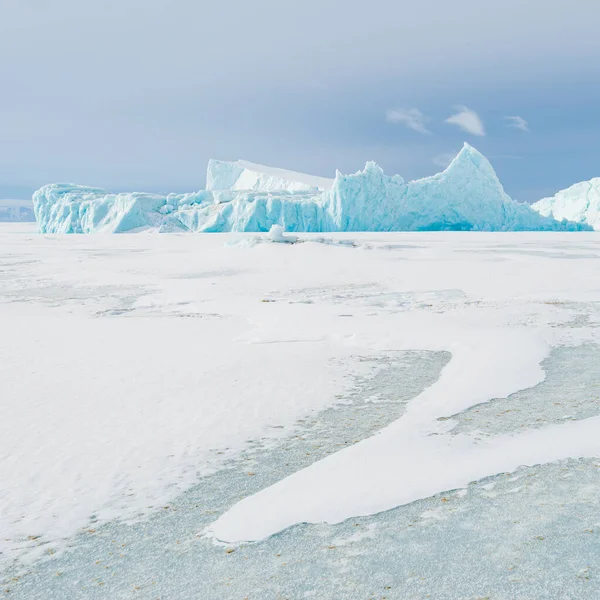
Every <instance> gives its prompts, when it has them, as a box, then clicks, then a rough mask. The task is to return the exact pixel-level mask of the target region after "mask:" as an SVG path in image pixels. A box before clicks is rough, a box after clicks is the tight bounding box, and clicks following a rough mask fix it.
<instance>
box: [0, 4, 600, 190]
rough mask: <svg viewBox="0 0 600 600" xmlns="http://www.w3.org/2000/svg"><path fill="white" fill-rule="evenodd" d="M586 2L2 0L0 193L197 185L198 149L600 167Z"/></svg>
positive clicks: (524, 171)
mask: <svg viewBox="0 0 600 600" xmlns="http://www.w3.org/2000/svg"><path fill="white" fill-rule="evenodd" d="M598 23H600V2H598V1H597V0H570V1H562V0H527V1H525V0H518V1H517V0H502V1H496V0H489V1H487V2H484V1H482V0H454V1H453V2H447V1H446V0H418V1H417V0H414V1H411V2H405V1H402V0H370V1H369V2H365V1H360V2H359V1H357V0H344V1H343V2H342V1H341V0H336V1H332V0H294V1H293V2H292V1H288V0H219V1H217V2H214V3H208V2H205V1H204V0H93V1H91V0H90V1H89V2H88V1H86V0H0V136H1V137H0V140H1V143H0V197H2V196H4V197H7V196H17V197H18V196H27V195H28V194H30V192H31V191H32V190H33V189H34V188H36V187H39V186H40V185H43V184H45V183H49V182H55V181H63V182H73V183H83V184H89V185H95V186H101V187H106V188H109V189H111V190H148V191H165V192H168V191H192V190H195V189H199V188H201V187H202V186H203V185H204V181H205V168H206V163H207V160H208V158H210V157H214V158H220V159H237V158H244V159H246V160H251V161H254V162H262V163H266V164H270V165H273V166H280V167H284V168H293V169H295V170H301V171H307V172H310V173H314V174H317V175H324V176H333V175H334V173H335V169H336V168H337V169H340V170H341V171H345V172H354V171H356V170H357V169H359V168H362V167H363V166H364V163H365V162H366V161H367V160H375V161H377V162H378V163H380V164H381V165H382V166H383V167H384V169H385V171H386V172H387V173H389V174H393V173H400V174H401V175H403V176H404V177H405V178H407V179H412V178H416V177H422V176H425V175H429V174H433V173H434V172H436V171H438V170H440V168H441V167H442V166H444V164H445V163H446V162H447V160H448V158H449V157H450V156H451V155H452V154H454V153H456V152H457V151H458V150H459V149H460V147H461V145H462V143H463V142H464V141H468V142H469V143H471V144H472V145H474V146H475V147H476V148H478V149H479V150H481V151H482V152H483V153H484V154H485V155H486V156H488V158H489V159H490V160H491V161H492V164H493V165H494V167H495V168H496V170H497V172H498V175H499V176H500V179H501V180H502V182H503V183H504V185H505V187H506V190H507V192H508V193H509V194H511V195H512V196H513V197H515V198H517V199H520V200H535V199H538V198H539V197H542V196H543V195H547V194H551V193H554V192H555V191H557V190H558V189H560V188H563V187H566V186H568V185H571V184H572V183H575V182H576V181H580V180H584V179H590V178H591V177H595V176H600V109H599V108H598V107H600V36H599V35H598Z"/></svg>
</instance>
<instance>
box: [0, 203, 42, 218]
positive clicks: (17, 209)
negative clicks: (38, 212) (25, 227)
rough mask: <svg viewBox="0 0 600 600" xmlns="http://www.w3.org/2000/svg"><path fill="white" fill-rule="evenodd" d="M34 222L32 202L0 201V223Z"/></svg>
mask: <svg viewBox="0 0 600 600" xmlns="http://www.w3.org/2000/svg"><path fill="white" fill-rule="evenodd" d="M32 221H35V215H34V213H33V202H32V201H31V200H8V199H7V200H1V199H0V222H32Z"/></svg>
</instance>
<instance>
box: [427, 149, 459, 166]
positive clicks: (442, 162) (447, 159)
mask: <svg viewBox="0 0 600 600" xmlns="http://www.w3.org/2000/svg"><path fill="white" fill-rule="evenodd" d="M455 157H456V153H454V154H453V153H452V152H447V153H445V154H439V155H438V156H434V157H433V158H432V159H431V162H432V163H433V164H434V165H435V166H436V167H442V169H445V168H446V167H447V166H448V165H449V164H450V163H451V162H452V161H453V160H454V158H455Z"/></svg>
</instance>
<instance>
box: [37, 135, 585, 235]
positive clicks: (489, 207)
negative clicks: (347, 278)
mask: <svg viewBox="0 0 600 600" xmlns="http://www.w3.org/2000/svg"><path fill="white" fill-rule="evenodd" d="M33 202H34V207H35V214H36V219H37V222H38V225H39V229H40V231H41V232H44V233H89V232H94V231H103V232H114V233H120V232H125V231H135V230H139V229H146V228H155V229H158V230H159V231H198V232H223V231H254V232H257V231H269V230H270V228H271V226H272V225H280V226H281V227H283V228H284V229H285V230H286V231H296V232H302V231H304V232H310V231H314V232H321V231H428V230H433V231H439V230H461V231H536V230H546V231H551V230H552V231H557V230H558V231H571V230H580V229H589V227H588V226H586V225H584V224H575V223H572V222H568V221H557V220H555V219H553V218H551V217H548V216H543V215H541V214H540V213H538V212H536V211H534V210H532V208H531V207H530V206H529V205H527V204H522V203H519V202H516V201H514V200H512V199H511V198H510V197H509V196H508V195H507V194H506V193H505V192H504V189H503V187H502V185H501V183H500V181H499V180H498V177H497V176H496V173H495V172H494V169H493V168H492V166H491V164H490V163H489V162H488V161H487V159H486V158H485V157H484V156H483V155H482V154H480V153H479V152H478V151H477V150H475V149H474V148H472V147H471V146H469V145H468V144H465V146H464V148H463V149H462V150H461V151H460V152H459V153H458V155H457V156H456V158H455V159H454V160H453V161H452V163H451V164H450V165H449V166H448V168H447V169H446V170H445V171H443V172H442V173H438V174H437V175H434V176H432V177H427V178H425V179H419V180H416V181H411V182H408V183H405V181H404V180H403V179H402V177H400V176H399V175H395V176H393V177H389V176H387V175H385V174H384V172H383V170H382V169H381V168H380V167H379V166H377V165H376V164H375V163H372V162H370V163H367V165H366V167H365V169H364V170H363V171H359V172H357V173H355V174H353V175H342V174H341V173H339V172H338V173H337V174H336V177H335V179H326V178H321V177H312V176H310V175H303V174H301V173H294V172H292V171H284V170H282V169H274V168H270V167H263V166H261V165H254V164H252V163H246V162H243V161H236V162H221V161H210V163H209V166H208V173H207V189H206V190H202V191H200V192H196V193H191V194H169V195H167V196H162V195H156V194H143V193H132V194H111V193H109V192H107V191H105V190H102V189H98V188H91V187H85V186H78V185H71V184H51V185H47V186H45V187H43V188H41V189H39V190H38V191H36V192H35V194H34V196H33Z"/></svg>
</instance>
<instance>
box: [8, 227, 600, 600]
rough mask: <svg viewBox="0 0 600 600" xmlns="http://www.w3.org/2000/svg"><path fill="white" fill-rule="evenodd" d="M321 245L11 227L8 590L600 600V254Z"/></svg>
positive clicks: (478, 236) (568, 237)
mask: <svg viewBox="0 0 600 600" xmlns="http://www.w3.org/2000/svg"><path fill="white" fill-rule="evenodd" d="M299 238H300V243H295V244H291V243H273V242H272V241H270V239H269V237H268V236H267V235H259V234H214V235H191V234H172V235H159V234H151V233H140V234H131V235H128V234H126V235H118V236H114V235H101V234H98V235H89V236H76V235H72V236H60V235H58V236H54V235H40V234H37V233H35V230H34V227H33V226H30V225H28V224H2V225H0V326H1V329H0V331H1V332H2V343H1V344H0V553H1V554H0V573H3V574H2V575H0V583H1V585H2V590H3V592H4V591H6V590H9V591H8V592H7V594H10V597H14V598H23V599H28V600H29V599H31V598H44V599H47V598H69V599H70V598H111V599H112V598H165V599H167V598H168V599H171V598H177V599H179V598H186V599H188V598H203V599H204V598H207V599H209V600H212V599H213V598H214V599H226V598H239V599H240V600H241V599H242V598H245V597H247V598H252V599H254V598H256V599H264V598H290V599H296V598H319V599H322V598H335V599H336V600H337V599H345V598H348V599H354V598H378V599H379V598H388V599H391V598H398V599H409V598H410V599H413V598H414V599H417V598H418V599H420V598H426V597H433V598H436V599H438V600H439V599H446V598H447V599H449V600H450V599H456V598H461V599H462V598H465V599H467V598H486V597H487V598H490V599H504V598H517V597H518V598H540V599H541V598H569V599H575V598H577V599H579V598H594V597H598V596H600V570H598V567H597V565H598V564H600V543H599V540H598V535H600V525H599V522H600V517H598V508H599V506H598V502H599V501H598V498H600V494H599V493H598V492H599V491H600V361H599V360H598V356H599V348H600V329H599V326H600V282H599V280H598V272H599V267H600V237H599V235H598V234H597V233H497V234H483V233H389V234H381V233H360V234H359V233H352V234H350V233H348V234H319V235H316V234H314V235H313V234H299ZM384 511H385V512H384ZM482 558H483V560H482ZM7 597H8V596H7Z"/></svg>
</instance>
